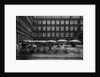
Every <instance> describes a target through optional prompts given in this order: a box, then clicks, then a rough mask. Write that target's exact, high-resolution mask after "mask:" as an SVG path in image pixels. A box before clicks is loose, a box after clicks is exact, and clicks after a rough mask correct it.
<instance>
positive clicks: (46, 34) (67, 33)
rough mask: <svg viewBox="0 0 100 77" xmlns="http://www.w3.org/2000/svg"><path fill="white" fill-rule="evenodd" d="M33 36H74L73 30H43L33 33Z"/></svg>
mask: <svg viewBox="0 0 100 77" xmlns="http://www.w3.org/2000/svg"><path fill="white" fill-rule="evenodd" d="M33 37H74V33H73V32H70V33H69V32H66V33H64V32H61V33H60V32H56V33H55V32H52V33H50V32H47V33H46V32H43V33H33Z"/></svg>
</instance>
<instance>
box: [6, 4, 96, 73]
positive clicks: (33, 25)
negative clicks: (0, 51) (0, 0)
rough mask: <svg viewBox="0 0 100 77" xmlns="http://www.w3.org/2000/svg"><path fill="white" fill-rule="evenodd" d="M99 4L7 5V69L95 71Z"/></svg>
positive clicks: (7, 70) (33, 71) (27, 71)
mask: <svg viewBox="0 0 100 77" xmlns="http://www.w3.org/2000/svg"><path fill="white" fill-rule="evenodd" d="M95 26H96V25H95V5H5V52H4V56H5V57H4V59H5V72H8V73H10V72H19V73H21V72H22V73H35V72H66V73H68V72H75V73H76V72H80V73H81V72H95V53H96V52H95V41H94V40H95Z"/></svg>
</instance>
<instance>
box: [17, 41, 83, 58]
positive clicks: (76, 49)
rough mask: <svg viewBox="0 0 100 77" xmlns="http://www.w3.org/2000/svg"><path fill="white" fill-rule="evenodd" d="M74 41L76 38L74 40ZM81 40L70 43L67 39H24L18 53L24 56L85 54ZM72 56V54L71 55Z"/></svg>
mask: <svg viewBox="0 0 100 77" xmlns="http://www.w3.org/2000/svg"><path fill="white" fill-rule="evenodd" d="M73 41H74V40H73ZM79 43H80V42H79V41H74V42H71V41H70V44H69V43H68V41H67V40H57V41H54V40H48V41H44V40H41V41H39V40H38V41H36V40H35V41H33V40H32V41H23V42H22V43H19V44H18V45H17V47H16V50H17V51H16V54H17V55H20V56H23V55H27V56H32V55H35V56H36V55H41V54H42V55H54V54H55V55H61V54H62V55H63V54H64V55H65V54H66V55H72V54H73V56H74V55H75V56H76V55H77V56H80V57H82V56H83V45H79ZM70 57H71V56H70Z"/></svg>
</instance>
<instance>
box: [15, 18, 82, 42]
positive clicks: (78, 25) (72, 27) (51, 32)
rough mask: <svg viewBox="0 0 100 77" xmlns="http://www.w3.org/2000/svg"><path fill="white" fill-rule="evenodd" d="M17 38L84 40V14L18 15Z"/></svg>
mask: <svg viewBox="0 0 100 77" xmlns="http://www.w3.org/2000/svg"><path fill="white" fill-rule="evenodd" d="M16 39H17V43H18V42H19V41H22V40H58V39H66V40H71V39H79V40H80V41H83V16H17V17H16Z"/></svg>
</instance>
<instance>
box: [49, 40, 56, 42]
mask: <svg viewBox="0 0 100 77" xmlns="http://www.w3.org/2000/svg"><path fill="white" fill-rule="evenodd" d="M47 42H56V41H55V40H48V41H47Z"/></svg>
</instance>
